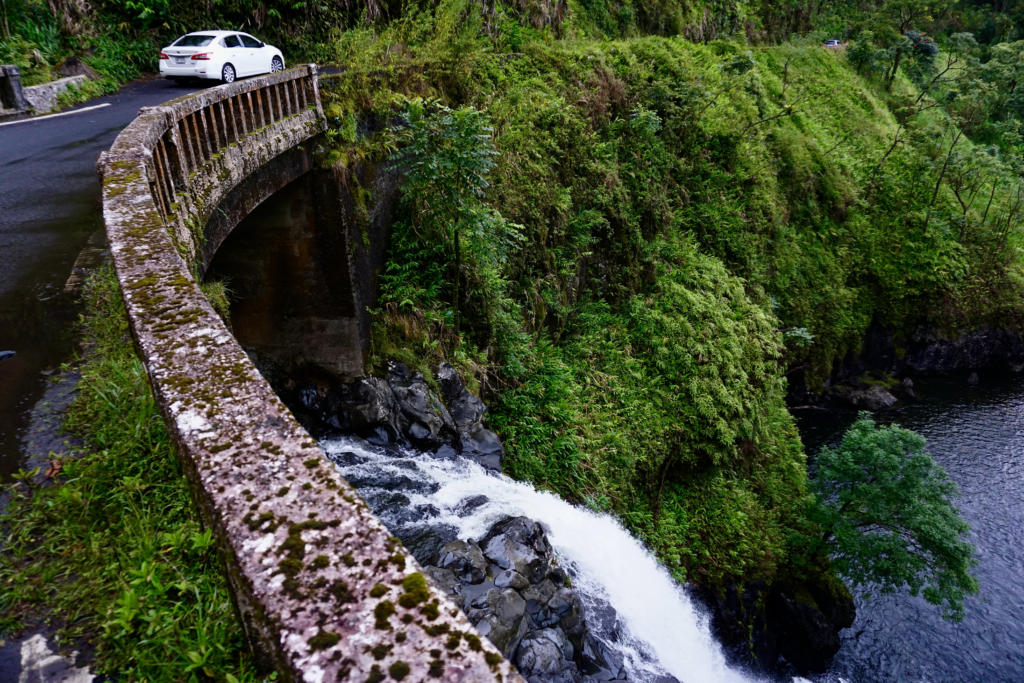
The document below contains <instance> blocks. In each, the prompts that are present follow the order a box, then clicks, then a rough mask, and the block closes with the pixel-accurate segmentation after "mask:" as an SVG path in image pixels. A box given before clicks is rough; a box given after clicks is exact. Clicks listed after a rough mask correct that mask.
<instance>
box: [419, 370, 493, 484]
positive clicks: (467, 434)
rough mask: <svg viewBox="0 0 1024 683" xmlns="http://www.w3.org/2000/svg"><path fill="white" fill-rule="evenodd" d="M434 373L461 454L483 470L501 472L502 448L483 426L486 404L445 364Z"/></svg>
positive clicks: (490, 432) (491, 433)
mask: <svg viewBox="0 0 1024 683" xmlns="http://www.w3.org/2000/svg"><path fill="white" fill-rule="evenodd" d="M435 375H436V377H437V382H438V384H439V385H440V387H441V396H442V397H443V398H444V401H445V404H446V405H447V406H448V410H449V411H450V413H451V416H452V420H453V421H454V423H455V427H456V429H457V430H458V433H459V452H460V454H461V455H462V456H463V457H465V458H469V459H470V460H473V461H475V462H477V463H479V464H480V466H481V467H483V468H484V469H488V470H491V471H494V472H500V471H501V460H502V458H504V457H505V448H504V447H503V446H502V445H501V440H500V439H499V438H498V436H497V435H496V434H495V433H494V432H492V431H491V430H489V429H487V428H486V427H484V425H483V418H484V413H485V412H486V411H487V406H485V405H484V402H483V401H481V400H480V399H479V398H478V397H476V396H474V395H473V394H472V393H470V392H469V390H468V389H467V388H466V383H465V382H464V381H463V380H462V377H460V376H459V373H458V372H456V371H455V368H453V367H452V366H451V365H449V364H448V363H441V364H440V365H439V366H438V367H437V371H436V373H435Z"/></svg>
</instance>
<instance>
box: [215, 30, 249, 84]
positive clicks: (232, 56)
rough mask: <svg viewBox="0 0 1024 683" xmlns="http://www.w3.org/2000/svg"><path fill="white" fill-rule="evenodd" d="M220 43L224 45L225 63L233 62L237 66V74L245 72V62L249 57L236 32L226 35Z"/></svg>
mask: <svg viewBox="0 0 1024 683" xmlns="http://www.w3.org/2000/svg"><path fill="white" fill-rule="evenodd" d="M220 44H221V45H222V46H223V54H224V63H225V64H227V63H228V62H230V63H231V65H232V66H233V67H235V75H236V76H241V75H242V74H244V73H245V67H244V66H243V63H244V62H245V60H246V59H248V55H247V54H246V50H245V48H243V47H242V41H241V39H240V38H239V37H238V36H237V35H234V34H231V35H227V36H224V38H222V39H221V41H220Z"/></svg>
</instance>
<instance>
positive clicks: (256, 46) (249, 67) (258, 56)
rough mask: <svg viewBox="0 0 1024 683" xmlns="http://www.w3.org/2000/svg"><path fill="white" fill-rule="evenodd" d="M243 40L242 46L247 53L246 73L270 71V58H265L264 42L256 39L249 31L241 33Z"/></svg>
mask: <svg viewBox="0 0 1024 683" xmlns="http://www.w3.org/2000/svg"><path fill="white" fill-rule="evenodd" d="M238 37H239V38H240V39H241V41H242V48H243V49H244V51H245V53H246V72H245V73H246V75H251V74H261V73H264V72H267V71H270V60H269V59H264V56H265V55H264V53H265V52H266V50H264V49H263V43H261V42H260V41H258V40H256V39H255V38H253V37H252V36H250V35H249V34H248V33H239V34H238Z"/></svg>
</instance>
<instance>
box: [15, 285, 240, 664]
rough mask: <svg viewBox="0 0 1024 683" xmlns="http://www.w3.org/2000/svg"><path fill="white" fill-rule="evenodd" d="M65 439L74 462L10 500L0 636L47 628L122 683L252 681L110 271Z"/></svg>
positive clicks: (95, 300) (95, 308)
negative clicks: (70, 439) (72, 445)
mask: <svg viewBox="0 0 1024 683" xmlns="http://www.w3.org/2000/svg"><path fill="white" fill-rule="evenodd" d="M85 304H86V309H87V311H88V312H87V313H86V315H85V317H84V319H83V323H82V332H83V342H84V351H83V357H82V359H81V361H80V363H79V364H78V365H77V369H78V371H79V372H80V373H81V379H80V381H79V382H78V390H77V394H76V398H75V401H74V404H73V406H72V408H71V410H70V413H69V415H68V420H67V424H66V427H67V429H68V430H70V432H71V433H73V434H75V435H76V436H78V437H79V438H80V439H81V440H82V442H83V446H82V447H81V449H80V450H77V451H74V452H71V453H68V454H62V455H61V456H59V463H60V467H59V468H56V469H55V470H54V471H51V472H50V475H51V476H52V481H51V480H50V479H49V478H44V476H43V473H41V472H40V471H39V470H38V469H36V470H35V471H31V472H23V473H21V474H20V475H19V476H18V481H16V482H15V483H14V484H13V485H12V486H10V487H9V489H8V496H9V500H8V506H7V509H6V510H5V511H3V512H2V513H0V528H2V530H3V537H4V543H3V552H2V553H0V633H3V634H5V635H6V636H10V635H11V634H15V633H18V632H19V631H20V630H21V629H23V628H30V629H31V628H43V629H45V630H52V631H54V632H56V634H57V636H58V643H59V644H61V645H62V646H63V647H66V648H68V649H80V650H81V649H83V647H84V649H85V651H86V652H91V653H92V654H94V656H95V660H94V662H93V664H92V669H93V671H94V672H96V673H106V674H109V675H113V676H116V677H117V678H118V679H124V680H149V681H187V680H193V681H197V680H210V679H216V680H227V681H246V680H250V681H251V680H257V678H258V677H257V676H256V675H255V674H254V669H253V667H252V665H251V663H250V662H249V654H248V650H247V646H246V644H245V642H244V640H243V637H242V632H241V627H240V625H239V624H238V622H237V620H236V617H235V613H234V611H233V608H232V605H231V598H230V595H229V593H228V589H227V582H226V580H225V578H224V577H223V567H222V565H221V562H220V559H219V558H218V556H217V552H216V549H215V548H214V546H213V539H212V537H211V534H210V532H209V531H206V530H204V529H203V528H202V525H201V523H200V521H199V518H198V511H197V509H196V507H195V506H194V504H193V502H192V499H191V497H190V493H189V489H188V484H187V483H186V481H185V479H184V476H183V475H182V472H181V468H180V467H179V464H178V461H177V458H176V457H175V454H174V451H173V447H172V445H171V443H170V440H169V438H168V435H167V431H166V429H165V427H164V424H163V418H162V417H161V415H160V413H159V411H158V410H157V408H156V404H155V402H154V400H153V396H152V394H151V392H150V389H149V384H148V381H147V377H146V372H145V369H144V368H143V366H142V363H141V361H140V360H139V359H138V357H137V356H136V355H135V352H134V347H133V345H132V343H131V338H130V336H129V332H128V323H127V319H126V316H125V313H124V307H123V304H122V302H121V297H120V292H119V291H118V289H117V281H116V279H115V278H114V275H113V272H112V271H111V270H110V269H109V268H105V269H103V270H102V271H100V272H98V273H97V274H95V275H93V276H91V277H90V279H89V281H88V285H87V287H86V294H85Z"/></svg>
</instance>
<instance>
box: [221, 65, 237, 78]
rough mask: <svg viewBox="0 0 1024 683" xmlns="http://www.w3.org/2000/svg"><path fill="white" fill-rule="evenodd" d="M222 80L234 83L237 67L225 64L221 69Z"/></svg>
mask: <svg viewBox="0 0 1024 683" xmlns="http://www.w3.org/2000/svg"><path fill="white" fill-rule="evenodd" d="M220 80H222V81H224V82H225V83H232V82H233V81H234V80H235V67H233V66H231V65H230V64H225V65H224V68H223V69H221V70H220Z"/></svg>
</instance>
